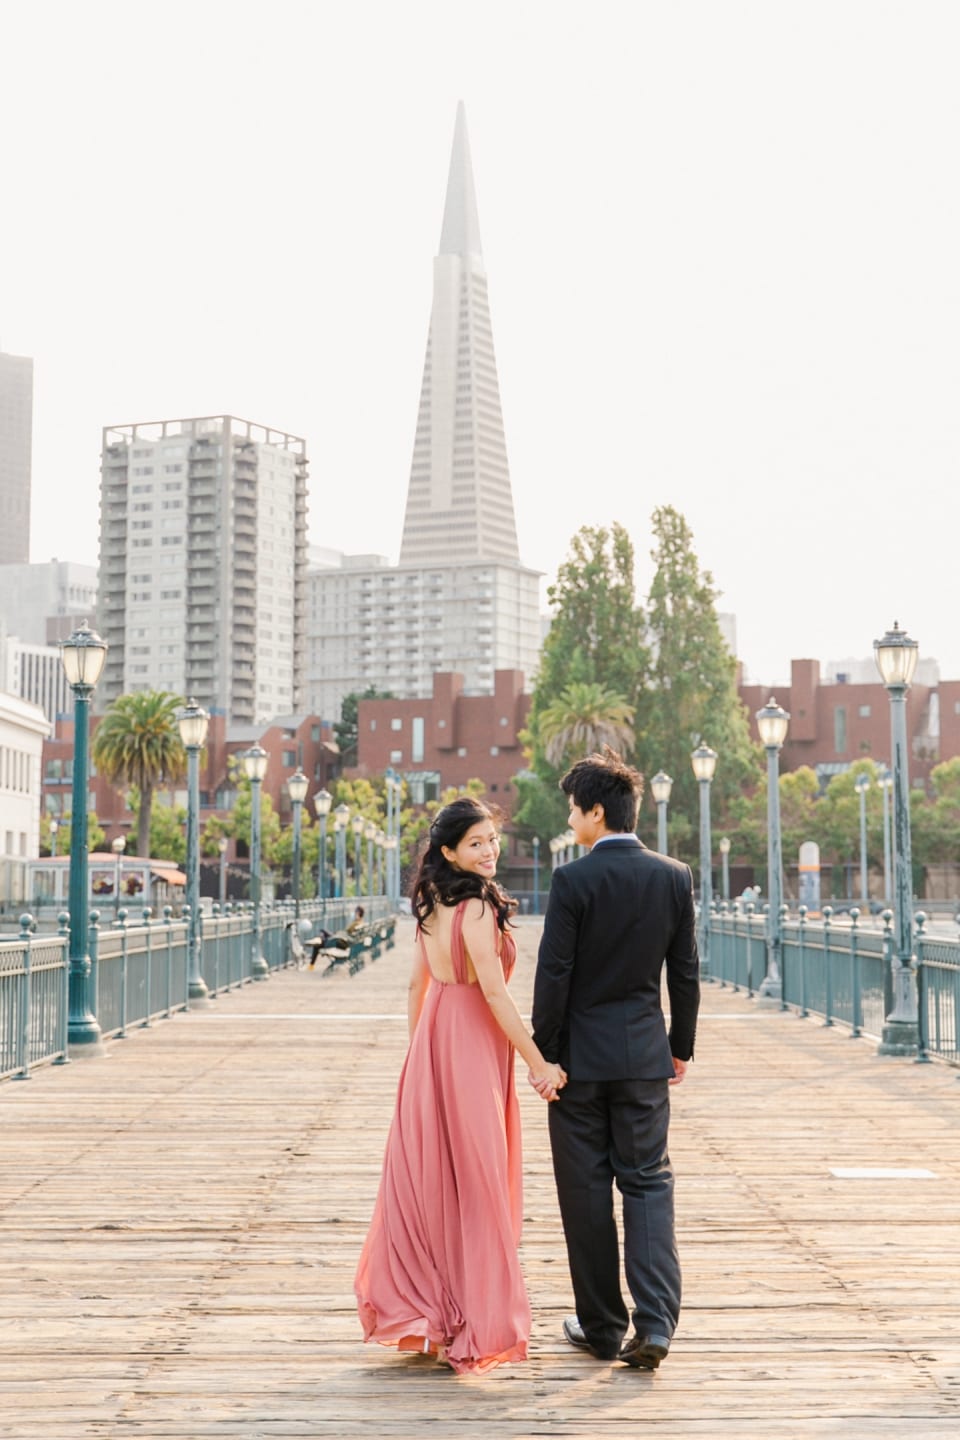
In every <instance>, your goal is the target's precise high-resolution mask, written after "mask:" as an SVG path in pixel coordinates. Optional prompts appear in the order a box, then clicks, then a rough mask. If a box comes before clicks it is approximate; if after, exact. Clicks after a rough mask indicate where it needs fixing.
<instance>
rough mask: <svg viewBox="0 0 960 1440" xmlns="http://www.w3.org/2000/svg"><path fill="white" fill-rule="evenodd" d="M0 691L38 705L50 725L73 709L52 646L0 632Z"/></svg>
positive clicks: (56, 648)
mask: <svg viewBox="0 0 960 1440" xmlns="http://www.w3.org/2000/svg"><path fill="white" fill-rule="evenodd" d="M91 613H92V612H91ZM0 690H5V691H6V692H7V693H8V694H10V695H17V696H19V698H20V699H21V700H28V701H29V702H30V704H31V705H36V706H38V707H39V709H41V710H42V711H43V713H44V715H45V716H46V719H47V721H48V722H49V724H50V726H51V728H53V727H55V726H56V722H57V716H58V715H68V714H72V712H73V696H72V695H71V693H70V686H69V685H68V684H67V676H66V672H65V670H64V668H63V662H62V660H61V659H60V650H59V647H58V646H56V645H28V644H25V643H24V641H22V640H20V639H19V637H18V636H16V635H8V636H6V637H4V636H3V635H2V634H0Z"/></svg>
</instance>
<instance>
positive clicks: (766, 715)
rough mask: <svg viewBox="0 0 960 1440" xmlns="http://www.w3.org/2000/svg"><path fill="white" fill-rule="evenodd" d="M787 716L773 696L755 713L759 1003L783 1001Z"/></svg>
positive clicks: (788, 722)
mask: <svg viewBox="0 0 960 1440" xmlns="http://www.w3.org/2000/svg"><path fill="white" fill-rule="evenodd" d="M789 724H790V716H789V715H788V713H787V711H786V710H784V708H783V706H782V705H778V704H777V702H776V700H774V698H773V696H771V697H770V699H769V700H768V701H767V703H766V705H764V707H763V709H762V710H758V711H757V729H758V730H759V731H760V743H761V745H762V746H763V748H764V750H766V752H767V892H768V894H769V896H770V904H769V906H768V907H767V973H766V975H764V977H763V979H762V980H761V982H760V988H759V989H758V991H757V998H758V999H759V1000H775V1001H778V1002H780V1003H782V1001H783V970H782V967H781V956H782V951H783V940H782V934H783V932H782V925H783V919H782V916H781V913H780V911H781V907H782V905H783V856H782V853H781V852H782V844H781V839H780V750H781V748H782V746H783V742H784V740H786V738H787V728H788V726H789Z"/></svg>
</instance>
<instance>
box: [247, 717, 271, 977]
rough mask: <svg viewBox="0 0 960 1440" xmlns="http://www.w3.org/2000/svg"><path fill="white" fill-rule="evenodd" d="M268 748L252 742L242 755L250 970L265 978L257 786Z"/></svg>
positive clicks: (252, 973)
mask: <svg viewBox="0 0 960 1440" xmlns="http://www.w3.org/2000/svg"><path fill="white" fill-rule="evenodd" d="M267 759H268V756H267V752H266V750H264V748H263V746H262V745H252V746H251V747H250V749H249V750H247V751H246V753H245V754H244V757H243V768H244V771H245V773H246V776H247V779H248V780H249V781H250V892H251V899H252V900H253V958H252V959H251V961H250V973H251V975H252V976H253V978H254V980H265V979H266V978H267V976H268V975H269V973H270V967H269V965H268V964H267V962H266V960H264V958H263V946H262V944H261V941H260V888H261V887H260V787H261V785H262V784H263V777H264V775H266V773H267Z"/></svg>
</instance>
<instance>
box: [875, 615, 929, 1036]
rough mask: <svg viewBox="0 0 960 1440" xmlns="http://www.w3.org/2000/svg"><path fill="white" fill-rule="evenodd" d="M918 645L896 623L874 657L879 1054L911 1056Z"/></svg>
mask: <svg viewBox="0 0 960 1440" xmlns="http://www.w3.org/2000/svg"><path fill="white" fill-rule="evenodd" d="M917 649H918V647H917V642H916V640H911V639H910V637H909V636H908V635H907V634H906V632H905V631H903V630H901V629H900V627H899V625H898V624H897V622H896V621H894V624H893V629H892V630H888V631H887V633H886V634H885V635H884V637H883V639H882V640H875V641H874V644H873V653H874V655H875V657H876V661H877V669H878V670H879V671H880V678H881V679H882V681H883V683H884V685H885V686H886V687H887V693H888V695H889V696H890V742H891V743H890V750H891V756H892V761H893V866H894V897H893V913H894V949H895V951H896V962H895V969H894V972H893V1009H892V1010H891V1012H890V1014H889V1015H888V1016H887V1018H886V1023H885V1024H884V1027H883V1035H882V1037H881V1041H880V1046H879V1050H878V1054H880V1055H915V1054H916V1052H917V1046H918V1043H919V1037H918V1028H917V992H916V986H915V984H914V968H913V874H912V870H913V857H912V855H911V846H910V781H909V774H908V769H907V714H906V709H907V691H908V690H909V689H910V683H911V681H912V680H913V675H914V671H915V670H916V668H917Z"/></svg>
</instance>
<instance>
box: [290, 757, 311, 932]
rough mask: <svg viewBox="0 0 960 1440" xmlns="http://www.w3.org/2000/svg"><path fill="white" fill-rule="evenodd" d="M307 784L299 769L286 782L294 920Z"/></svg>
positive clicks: (298, 892)
mask: <svg viewBox="0 0 960 1440" xmlns="http://www.w3.org/2000/svg"><path fill="white" fill-rule="evenodd" d="M309 784H310V782H309V780H308V779H307V777H306V775H304V773H303V771H302V770H301V769H300V768H299V767H298V768H297V770H296V771H295V772H294V774H293V775H291V776H290V779H289V780H288V781H287V794H288V795H289V796H290V804H291V805H292V806H293V914H294V919H296V920H299V919H300V841H301V827H302V825H303V802H304V800H306V798H307V786H308V785H309Z"/></svg>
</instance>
